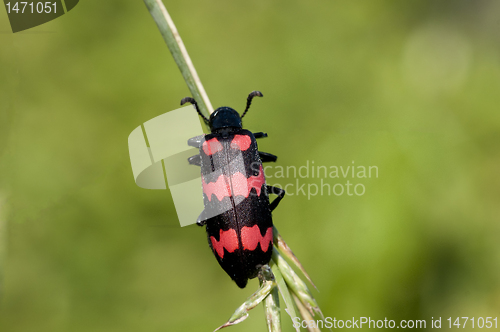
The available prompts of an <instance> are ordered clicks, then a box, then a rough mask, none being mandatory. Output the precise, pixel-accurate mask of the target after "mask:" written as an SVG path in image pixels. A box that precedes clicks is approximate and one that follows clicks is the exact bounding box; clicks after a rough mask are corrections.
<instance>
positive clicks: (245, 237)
mask: <svg viewBox="0 0 500 332" xmlns="http://www.w3.org/2000/svg"><path fill="white" fill-rule="evenodd" d="M241 243H242V244H243V249H247V250H251V251H253V250H255V248H257V245H258V244H259V243H260V248H261V249H262V251H264V252H266V251H267V250H268V249H269V245H271V246H272V244H273V228H272V227H269V228H268V229H267V230H266V234H265V235H264V236H262V235H261V234H260V228H259V226H257V225H254V226H253V227H243V228H242V229H241Z"/></svg>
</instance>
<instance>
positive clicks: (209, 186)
mask: <svg viewBox="0 0 500 332" xmlns="http://www.w3.org/2000/svg"><path fill="white" fill-rule="evenodd" d="M201 181H202V185H203V192H204V193H205V194H206V195H207V197H208V200H209V201H212V194H215V196H217V199H218V200H219V201H222V199H223V198H224V197H229V196H230V195H231V188H230V187H229V183H228V181H226V177H225V176H224V174H221V175H220V176H219V178H217V181H215V182H209V183H206V182H205V179H204V178H203V177H202V178H201Z"/></svg>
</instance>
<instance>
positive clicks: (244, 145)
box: [231, 135, 252, 151]
mask: <svg viewBox="0 0 500 332" xmlns="http://www.w3.org/2000/svg"><path fill="white" fill-rule="evenodd" d="M250 144H252V140H251V139H250V136H247V135H234V138H233V140H232V141H231V148H232V149H240V150H241V151H245V150H247V149H248V148H249V147H250Z"/></svg>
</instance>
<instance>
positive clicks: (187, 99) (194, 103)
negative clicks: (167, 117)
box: [181, 97, 208, 123]
mask: <svg viewBox="0 0 500 332" xmlns="http://www.w3.org/2000/svg"><path fill="white" fill-rule="evenodd" d="M185 103H191V104H193V105H194V108H195V109H196V112H198V114H199V115H200V116H201V117H202V118H203V120H204V121H205V123H208V119H207V118H206V117H205V116H204V115H203V114H201V112H200V109H199V108H198V103H197V102H196V100H194V98H191V97H185V98H182V100H181V106H182V105H184V104H185Z"/></svg>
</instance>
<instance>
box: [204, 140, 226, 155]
mask: <svg viewBox="0 0 500 332" xmlns="http://www.w3.org/2000/svg"><path fill="white" fill-rule="evenodd" d="M202 147H203V151H204V152H205V154H206V155H207V156H211V155H213V154H214V153H216V152H219V151H222V144H220V142H219V141H218V140H217V138H215V137H214V138H212V139H209V140H208V141H205V142H203V145H202Z"/></svg>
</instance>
